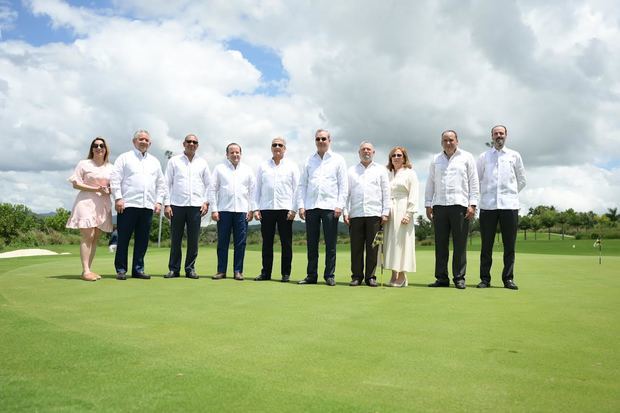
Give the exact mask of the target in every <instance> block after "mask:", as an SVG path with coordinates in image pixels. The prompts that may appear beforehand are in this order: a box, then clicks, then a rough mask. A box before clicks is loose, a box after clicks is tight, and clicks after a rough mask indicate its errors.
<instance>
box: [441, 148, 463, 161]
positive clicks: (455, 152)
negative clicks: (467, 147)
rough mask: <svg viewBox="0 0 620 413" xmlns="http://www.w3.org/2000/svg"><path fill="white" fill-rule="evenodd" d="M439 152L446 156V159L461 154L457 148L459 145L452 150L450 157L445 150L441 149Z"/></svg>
mask: <svg viewBox="0 0 620 413" xmlns="http://www.w3.org/2000/svg"><path fill="white" fill-rule="evenodd" d="M441 153H442V154H443V155H444V156H445V157H446V159H452V158H453V157H454V156H455V155H460V154H461V150H460V149H459V147H458V146H457V147H456V150H455V151H454V153H453V154H452V156H451V157H449V158H448V154H447V153H446V151H441Z"/></svg>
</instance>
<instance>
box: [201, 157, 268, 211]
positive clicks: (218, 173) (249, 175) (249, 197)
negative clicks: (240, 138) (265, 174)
mask: <svg viewBox="0 0 620 413" xmlns="http://www.w3.org/2000/svg"><path fill="white" fill-rule="evenodd" d="M255 182H256V181H255V179H254V172H252V169H251V168H250V167H249V166H247V165H245V164H244V163H242V162H239V163H238V164H237V167H236V168H235V167H234V166H233V164H232V163H231V162H230V161H229V160H228V159H227V160H225V161H224V162H223V163H221V164H219V165H217V166H216V167H215V168H213V173H212V174H211V188H210V189H209V204H210V205H211V208H212V209H211V211H212V212H220V211H227V212H245V213H247V212H250V211H252V208H253V204H254V190H255V186H256V184H255Z"/></svg>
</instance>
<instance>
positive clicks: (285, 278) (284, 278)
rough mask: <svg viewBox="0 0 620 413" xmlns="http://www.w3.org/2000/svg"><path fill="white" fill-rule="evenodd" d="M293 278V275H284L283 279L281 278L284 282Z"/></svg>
mask: <svg viewBox="0 0 620 413" xmlns="http://www.w3.org/2000/svg"><path fill="white" fill-rule="evenodd" d="M290 280H291V276H290V275H283V276H282V279H281V280H280V281H281V282H283V283H287V282H289V281H290Z"/></svg>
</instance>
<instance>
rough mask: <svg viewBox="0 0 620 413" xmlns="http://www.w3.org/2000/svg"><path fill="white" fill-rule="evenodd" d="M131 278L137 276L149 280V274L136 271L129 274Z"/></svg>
mask: <svg viewBox="0 0 620 413" xmlns="http://www.w3.org/2000/svg"><path fill="white" fill-rule="evenodd" d="M131 278H138V279H140V280H150V279H151V276H150V275H148V274H145V273H143V272H136V273H134V274H131Z"/></svg>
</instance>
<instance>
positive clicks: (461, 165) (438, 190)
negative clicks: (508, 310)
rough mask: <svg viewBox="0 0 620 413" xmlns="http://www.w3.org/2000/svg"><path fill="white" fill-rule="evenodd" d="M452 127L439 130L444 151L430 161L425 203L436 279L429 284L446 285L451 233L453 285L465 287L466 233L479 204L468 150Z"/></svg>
mask: <svg viewBox="0 0 620 413" xmlns="http://www.w3.org/2000/svg"><path fill="white" fill-rule="evenodd" d="M458 145H459V139H458V136H457V134H456V132H455V131H453V130H447V131H444V132H443V133H442V134H441V146H442V148H443V151H442V152H440V153H438V154H437V155H435V157H434V158H433V160H432V161H431V164H430V169H429V172H428V180H427V181H426V191H425V194H424V205H425V206H426V216H427V217H428V219H430V220H431V221H432V222H433V224H434V226H435V279H436V280H435V282H434V283H431V284H429V285H428V286H429V287H448V286H449V285H450V281H449V278H448V257H449V240H450V235H452V245H453V249H454V252H453V255H452V277H453V281H454V286H455V287H456V288H458V289H460V290H462V289H464V288H465V272H466V269H467V235H468V234H469V223H470V220H471V219H473V218H474V216H475V215H476V205H478V195H479V191H480V188H479V186H478V173H477V172H476V161H475V160H474V157H473V156H472V154H471V153H469V152H467V151H464V150H462V149H460V148H459V147H458Z"/></svg>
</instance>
